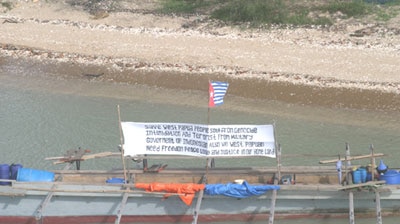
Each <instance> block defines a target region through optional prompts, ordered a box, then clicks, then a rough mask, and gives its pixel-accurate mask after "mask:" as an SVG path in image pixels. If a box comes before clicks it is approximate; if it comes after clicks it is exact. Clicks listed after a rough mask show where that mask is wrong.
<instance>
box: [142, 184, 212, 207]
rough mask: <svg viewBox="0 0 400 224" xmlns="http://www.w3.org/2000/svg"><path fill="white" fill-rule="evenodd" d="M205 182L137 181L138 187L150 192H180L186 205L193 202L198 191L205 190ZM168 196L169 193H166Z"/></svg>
mask: <svg viewBox="0 0 400 224" xmlns="http://www.w3.org/2000/svg"><path fill="white" fill-rule="evenodd" d="M205 186H206V185H205V184H192V183H189V184H178V183H168V184H166V183H150V184H147V183H136V184H135V187H136V188H141V189H144V190H146V191H149V192H167V193H176V194H179V197H180V198H181V200H182V201H183V202H185V204H186V205H188V206H190V205H191V204H192V201H193V198H194V195H195V194H196V192H197V191H200V190H204V188H205ZM166 196H168V194H166Z"/></svg>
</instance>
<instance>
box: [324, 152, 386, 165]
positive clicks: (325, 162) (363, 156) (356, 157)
mask: <svg viewBox="0 0 400 224" xmlns="http://www.w3.org/2000/svg"><path fill="white" fill-rule="evenodd" d="M383 156H385V154H383V153H375V154H373V155H371V154H369V155H361V156H349V157H347V161H352V160H359V159H368V158H371V157H383ZM340 160H341V161H345V160H346V159H344V158H343V159H340ZM337 161H338V159H330V160H321V161H319V163H320V164H327V163H336V162H337Z"/></svg>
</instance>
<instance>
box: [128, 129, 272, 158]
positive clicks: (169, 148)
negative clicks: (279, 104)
mask: <svg viewBox="0 0 400 224" xmlns="http://www.w3.org/2000/svg"><path fill="white" fill-rule="evenodd" d="M121 126H122V130H123V135H124V136H123V137H124V142H125V144H124V152H125V156H135V155H144V154H147V155H152V154H153V155H154V154H157V155H188V156H208V157H235V156H267V157H273V158H275V138H274V131H273V126H272V125H200V124H186V123H136V122H122V123H121Z"/></svg>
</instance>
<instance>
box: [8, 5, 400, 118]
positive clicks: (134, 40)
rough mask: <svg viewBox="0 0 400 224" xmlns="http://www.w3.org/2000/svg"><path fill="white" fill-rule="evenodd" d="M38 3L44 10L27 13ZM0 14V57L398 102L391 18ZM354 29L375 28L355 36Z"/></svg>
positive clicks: (397, 105) (106, 72)
mask: <svg viewBox="0 0 400 224" xmlns="http://www.w3.org/2000/svg"><path fill="white" fill-rule="evenodd" d="M60 7H61V8H63V9H65V11H66V12H65V13H59V12H58V11H57V10H60V9H61V8H60ZM35 9H39V10H41V12H42V13H41V15H40V16H36V15H32V13H33V11H34V10H35ZM31 16H35V17H31ZM133 18H135V19H136V20H135V22H133V24H132V23H130V22H129V21H130V19H133ZM1 19H2V20H3V23H2V24H1V25H0V56H2V57H10V58H14V59H16V60H18V59H23V60H33V61H37V62H46V63H50V64H53V65H58V66H61V67H63V66H64V69H66V68H67V69H71V72H69V74H65V75H68V76H69V78H88V77H91V78H94V79H96V80H97V81H106V82H118V83H128V84H137V83H140V84H146V85H150V86H159V87H165V88H177V89H196V90H203V89H204V87H199V86H198V85H196V84H195V83H196V82H197V80H201V81H207V80H208V79H217V78H223V79H224V80H226V81H229V82H230V83H236V84H235V85H237V87H236V88H234V85H231V87H233V88H231V90H230V92H231V93H232V94H234V95H238V96H243V97H249V98H256V99H258V98H259V99H272V100H279V101H284V102H289V103H299V104H309V105H322V106H334V107H346V108H358V109H379V110H380V109H382V110H397V109H400V63H398V62H399V61H400V31H399V30H398V29H397V28H394V27H391V28H387V27H386V28H385V27H381V26H376V24H375V25H374V24H360V23H354V24H351V25H346V26H344V25H342V26H340V25H337V26H334V27H336V28H337V29H338V30H327V29H325V28H317V29H316V28H314V29H310V28H301V29H300V28H297V29H272V30H269V31H243V30H237V29H234V28H227V27H213V28H210V24H209V22H199V24H197V25H196V26H194V27H189V28H185V27H184V26H183V25H182V24H187V23H188V22H193V18H180V17H177V18H174V17H171V16H159V15H154V14H143V13H130V14H129V13H113V14H110V15H109V16H108V17H107V18H104V19H101V20H93V19H91V18H90V15H89V14H88V13H86V12H84V11H80V10H77V9H73V8H71V7H69V6H65V5H62V4H61V5H60V4H56V3H42V2H40V3H21V6H19V7H17V8H15V9H13V10H11V11H9V12H6V13H2V14H0V21H1ZM129 24H130V25H129ZM330 29H332V28H330ZM360 30H363V31H364V33H365V32H367V30H370V32H371V33H369V34H365V35H364V36H362V37H355V36H352V35H351V34H354V33H356V32H359V31H360ZM371 30H372V31H371ZM75 67H78V68H80V70H79V69H77V68H75ZM82 68H84V69H82Z"/></svg>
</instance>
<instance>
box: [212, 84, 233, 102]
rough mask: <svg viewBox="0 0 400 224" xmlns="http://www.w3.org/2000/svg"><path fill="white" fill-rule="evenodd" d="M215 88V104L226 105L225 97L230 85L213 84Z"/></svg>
mask: <svg viewBox="0 0 400 224" xmlns="http://www.w3.org/2000/svg"><path fill="white" fill-rule="evenodd" d="M211 85H212V86H213V88H214V104H215V105H221V104H223V103H224V96H225V94H226V91H227V90H228V86H229V84H228V83H227V82H211Z"/></svg>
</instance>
